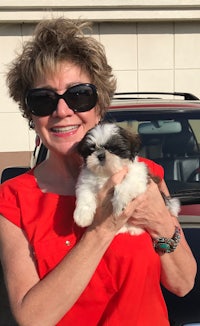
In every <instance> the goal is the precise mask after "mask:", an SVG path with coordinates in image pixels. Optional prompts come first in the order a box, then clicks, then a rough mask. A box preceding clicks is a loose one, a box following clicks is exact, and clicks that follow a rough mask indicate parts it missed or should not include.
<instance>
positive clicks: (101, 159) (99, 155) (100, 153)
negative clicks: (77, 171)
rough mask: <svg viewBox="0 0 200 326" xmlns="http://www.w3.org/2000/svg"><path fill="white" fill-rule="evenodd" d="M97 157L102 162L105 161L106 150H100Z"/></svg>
mask: <svg viewBox="0 0 200 326" xmlns="http://www.w3.org/2000/svg"><path fill="white" fill-rule="evenodd" d="M97 158H98V160H99V161H100V162H103V161H104V160H105V158H106V154H105V152H104V151H100V152H99V153H98V155H97Z"/></svg>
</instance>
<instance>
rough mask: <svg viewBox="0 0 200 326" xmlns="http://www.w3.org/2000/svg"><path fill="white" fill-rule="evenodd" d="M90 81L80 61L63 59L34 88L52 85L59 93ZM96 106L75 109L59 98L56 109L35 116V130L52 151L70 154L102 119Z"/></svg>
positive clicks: (50, 86) (33, 117) (51, 87)
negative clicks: (52, 71) (74, 62)
mask: <svg viewBox="0 0 200 326" xmlns="http://www.w3.org/2000/svg"><path fill="white" fill-rule="evenodd" d="M80 83H91V80H90V77H89V76H88V75H87V74H86V73H85V72H84V71H83V70H82V69H81V68H80V67H79V66H77V65H75V64H73V63H71V62H62V63H60V64H59V65H58V69H57V70H56V73H55V74H53V76H52V75H47V76H45V77H44V78H43V79H40V80H38V81H37V83H36V85H34V87H35V88H50V89H52V90H54V91H55V92H57V93H58V94H63V93H64V92H65V91H66V90H67V89H68V88H69V87H71V86H73V85H75V84H80ZM97 112H98V110H97V108H96V107H94V108H93V109H91V110H90V111H87V112H81V113H77V112H76V113H75V112H74V111H73V110H71V109H70V108H69V107H68V105H67V104H66V102H65V101H64V100H63V99H60V100H59V101H58V105H57V109H56V110H55V111H54V112H53V113H52V114H51V115H49V116H45V117H38V116H34V115H33V116H32V119H33V121H34V123H35V131H36V133H37V134H38V135H39V136H40V138H41V140H42V142H43V143H44V144H45V146H46V147H47V148H48V149H49V150H50V151H51V152H57V153H58V154H61V155H62V154H64V155H66V154H68V153H69V152H71V150H73V148H74V145H76V144H77V143H78V142H79V141H80V140H81V139H82V138H83V136H84V135H85V133H86V132H87V131H88V130H89V129H91V128H92V127H94V126H95V125H96V124H97V123H98V122H99V120H100V117H99V115H98V113H97Z"/></svg>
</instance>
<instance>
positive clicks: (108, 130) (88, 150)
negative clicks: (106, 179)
mask: <svg viewBox="0 0 200 326" xmlns="http://www.w3.org/2000/svg"><path fill="white" fill-rule="evenodd" d="M139 148H140V141H139V138H138V136H136V135H133V134H131V133H129V132H128V131H127V130H125V129H123V128H121V127H119V126H117V125H115V124H109V123H104V124H99V125H97V126H96V127H94V128H93V129H91V130H89V131H88V133H87V134H86V135H85V137H84V138H83V139H82V141H81V142H80V143H79V145H78V152H79V153H80V155H81V156H82V157H83V159H84V161H85V164H86V165H87V168H88V169H89V170H91V171H92V172H93V173H95V174H97V175H104V176H110V175H112V174H113V173H115V172H117V171H119V170H120V169H121V168H122V167H123V166H125V165H127V164H128V163H130V161H133V160H134V157H135V156H136V154H137V153H138V151H139Z"/></svg>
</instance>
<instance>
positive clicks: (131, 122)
mask: <svg viewBox="0 0 200 326" xmlns="http://www.w3.org/2000/svg"><path fill="white" fill-rule="evenodd" d="M163 96H164V97H165V98H164V99H163V98H161V97H163ZM167 97H168V98H167ZM105 120H106V121H110V122H115V123H117V124H119V125H120V126H122V127H124V128H129V129H130V130H132V131H133V132H135V133H138V134H139V135H140V137H141V141H142V147H141V151H140V153H139V155H140V156H144V157H147V158H149V159H152V160H154V161H155V162H157V163H159V164H160V165H162V166H163V167H164V170H165V181H166V183H167V186H168V188H169V191H170V193H171V195H172V196H176V197H178V198H179V199H180V201H181V214H180V217H179V218H180V223H181V225H182V227H183V230H184V233H185V235H186V238H187V240H188V242H189V244H190V246H191V249H192V251H193V253H194V255H195V257H196V259H197V262H198V263H200V251H199V246H200V100H199V99H198V98H197V97H196V96H194V95H192V94H189V93H158V92H157V93H149V92H147V93H117V94H115V97H114V99H113V101H112V105H111V106H110V108H109V110H108V112H107V114H106V117H105ZM47 155H48V152H47V149H46V148H45V146H44V145H43V144H40V145H39V146H36V148H35V150H34V153H33V159H32V163H31V167H32V166H34V165H36V164H39V163H40V162H41V161H43V160H44V159H45V158H46V156H47ZM28 169H30V167H25V168H24V167H15V168H7V169H5V170H4V171H3V173H2V179H1V181H2V182H4V181H5V180H6V179H8V178H10V177H13V176H15V175H17V174H20V173H23V172H25V171H27V170H28ZM199 289H200V274H199V272H198V275H197V279H196V283H195V287H194V289H193V290H192V291H191V292H190V293H189V294H188V295H186V296H185V297H184V298H178V297H176V296H174V295H172V294H170V293H169V292H168V291H166V290H164V289H163V293H164V295H165V298H166V302H167V305H168V310H169V316H170V321H171V325H172V326H181V325H186V324H187V325H189V323H199V325H200V310H199V302H200V290H199ZM197 325H198V324H197Z"/></svg>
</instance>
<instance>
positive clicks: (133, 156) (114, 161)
mask: <svg viewBox="0 0 200 326" xmlns="http://www.w3.org/2000/svg"><path fill="white" fill-rule="evenodd" d="M140 145H141V143H140V139H139V136H138V135H135V134H132V133H130V132H129V131H128V130H126V129H123V128H121V127H120V126H118V125H116V124H113V123H102V124H98V125H97V126H96V127H94V128H92V129H91V130H89V131H88V132H87V134H86V135H85V137H84V138H83V139H82V140H81V142H80V143H79V145H78V152H79V154H80V155H81V156H82V157H83V159H84V165H83V168H82V170H81V172H80V175H79V178H78V182H77V185H76V208H75V211H74V220H75V222H76V224H78V225H79V226H81V227H86V226H88V225H90V224H91V223H92V221H93V218H94V214H95V211H96V207H97V205H96V195H97V193H98V191H99V189H100V188H101V187H102V186H103V185H104V183H105V182H106V181H107V179H108V178H109V177H110V176H112V175H113V174H114V173H116V172H118V171H120V170H121V169H122V168H123V167H124V166H126V167H127V168H128V172H127V174H126V176H125V177H124V179H123V181H122V182H121V183H120V184H118V185H116V186H115V187H114V192H113V197H112V200H111V201H112V206H113V213H114V215H115V216H119V215H120V214H121V213H122V212H123V210H124V208H125V207H126V205H127V204H128V203H129V202H130V201H131V200H133V199H134V198H136V197H137V196H138V195H140V194H142V193H143V192H145V190H146V187H147V184H148V181H149V173H148V169H147V166H146V164H145V163H143V162H138V159H137V153H138V151H139V149H140ZM171 200H173V199H171ZM171 200H170V199H168V201H167V205H168V206H169V208H170V209H173V210H174V211H173V213H176V214H177V211H178V210H179V205H178V203H177V202H173V203H172V202H171ZM176 214H175V215H176ZM123 232H129V233H130V234H131V235H136V234H140V233H142V232H143V229H141V228H139V227H135V226H133V225H130V224H128V223H127V224H126V225H125V226H124V227H123V228H122V229H121V230H120V231H119V233H123Z"/></svg>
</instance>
